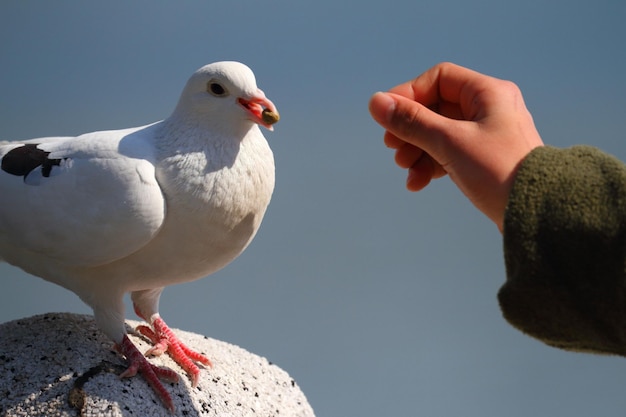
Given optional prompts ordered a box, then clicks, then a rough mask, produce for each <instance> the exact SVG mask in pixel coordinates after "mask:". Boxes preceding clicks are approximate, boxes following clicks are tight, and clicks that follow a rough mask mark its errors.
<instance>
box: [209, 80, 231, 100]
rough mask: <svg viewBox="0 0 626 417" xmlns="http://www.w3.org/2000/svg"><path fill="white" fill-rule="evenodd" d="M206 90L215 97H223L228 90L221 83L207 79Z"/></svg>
mask: <svg viewBox="0 0 626 417" xmlns="http://www.w3.org/2000/svg"><path fill="white" fill-rule="evenodd" d="M207 91H208V92H209V93H211V94H213V95H214V96H216V97H224V96H226V95H228V90H226V88H225V87H224V86H223V85H222V84H220V83H218V82H215V81H209V84H208V85H207Z"/></svg>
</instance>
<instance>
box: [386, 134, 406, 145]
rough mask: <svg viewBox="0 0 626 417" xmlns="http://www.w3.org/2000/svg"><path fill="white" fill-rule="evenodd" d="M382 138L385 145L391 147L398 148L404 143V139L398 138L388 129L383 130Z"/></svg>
mask: <svg viewBox="0 0 626 417" xmlns="http://www.w3.org/2000/svg"><path fill="white" fill-rule="evenodd" d="M383 140H384V142H385V146H387V147H388V148H391V149H400V148H401V147H403V146H404V145H405V144H406V142H405V141H403V140H402V139H398V138H397V137H396V136H395V135H394V134H393V133H391V132H388V131H385V135H384V137H383Z"/></svg>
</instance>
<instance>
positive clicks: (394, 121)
mask: <svg viewBox="0 0 626 417" xmlns="http://www.w3.org/2000/svg"><path fill="white" fill-rule="evenodd" d="M370 113H371V114H372V117H373V118H374V120H376V121H377V122H378V123H379V124H380V125H381V126H383V127H384V128H385V129H387V131H389V132H390V134H392V135H393V136H395V137H397V138H398V139H401V140H403V141H405V142H407V143H410V144H412V145H414V146H416V147H418V148H421V149H423V150H424V151H426V152H427V153H428V154H429V155H431V156H432V157H433V158H434V159H435V160H436V161H437V162H438V163H439V164H442V165H445V162H446V161H447V159H448V158H447V153H448V149H447V148H448V147H449V146H450V143H449V142H450V138H458V137H463V133H464V130H465V127H464V125H463V123H464V122H462V121H458V120H453V119H448V118H446V117H444V116H441V115H439V114H437V113H435V112H433V111H432V110H430V109H428V108H427V107H424V106H423V105H422V104H420V103H417V102H414V101H412V100H410V99H407V98H405V97H402V96H398V95H395V94H389V93H376V94H374V95H373V96H372V98H371V100H370Z"/></svg>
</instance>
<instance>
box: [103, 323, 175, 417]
mask: <svg viewBox="0 0 626 417" xmlns="http://www.w3.org/2000/svg"><path fill="white" fill-rule="evenodd" d="M115 347H116V348H117V350H118V351H119V352H120V353H121V354H122V355H124V356H125V357H126V360H127V361H128V363H129V365H128V368H127V369H126V370H125V371H124V372H122V374H121V375H120V377H121V378H129V377H132V376H135V375H136V374H137V372H139V373H140V374H141V375H142V376H143V378H144V379H145V380H146V381H147V382H148V385H150V387H151V388H152V390H153V391H154V392H155V393H156V395H157V397H159V398H160V399H161V401H163V403H164V404H165V407H167V409H168V410H170V411H171V412H172V413H174V402H173V401H172V397H170V394H169V393H168V392H167V390H166V389H165V387H164V386H163V384H162V383H161V381H160V380H159V379H164V380H166V381H168V382H178V375H177V374H176V372H174V371H172V370H171V369H165V368H160V367H158V366H156V365H152V364H151V363H150V362H148V360H147V359H146V357H145V356H144V355H143V354H142V353H141V352H140V351H139V349H137V347H136V346H135V345H134V344H133V342H131V341H130V339H129V338H128V335H126V334H125V335H124V338H123V339H122V343H118V344H116V345H115Z"/></svg>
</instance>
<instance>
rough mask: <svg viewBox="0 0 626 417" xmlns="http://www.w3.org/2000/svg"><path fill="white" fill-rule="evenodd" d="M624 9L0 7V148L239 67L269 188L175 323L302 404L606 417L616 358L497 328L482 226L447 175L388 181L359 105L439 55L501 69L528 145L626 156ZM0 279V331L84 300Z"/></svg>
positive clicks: (149, 104)
mask: <svg viewBox="0 0 626 417" xmlns="http://www.w3.org/2000/svg"><path fill="white" fill-rule="evenodd" d="M625 20H626V3H624V2H623V1H619V0H615V1H586V2H585V1H562V0H557V1H551V2H546V1H543V0H541V1H539V0H525V1H516V2H513V1H495V0H493V1H462V0H455V1H453V0H443V1H436V0H432V1H416V0H410V1H409V0H406V1H385V2H380V1H378V2H364V1H358V0H346V1H343V2H336V1H333V2H331V1H317V2H304V1H284V0H283V1H273V0H266V1H264V2H259V1H256V2H252V1H228V2H227V1H221V2H217V1H211V2H209V1H185V2H166V1H147V0H143V1H134V2H124V1H109V2H79V1H58V2H34V1H19V2H18V1H6V2H2V4H1V5H0V37H1V39H2V40H1V41H0V56H2V65H0V91H1V92H2V94H1V99H0V121H1V123H0V140H13V139H24V138H31V137H38V136H55V135H60V136H63V135H75V134H80V133H84V132H88V131H93V130H102V129H114V128H123V127H131V126H139V125H142V124H146V123H149V122H153V121H156V120H159V119H162V118H165V117H167V116H168V115H169V113H170V112H171V110H172V109H173V107H174V105H175V104H176V101H177V99H178V95H179V94H180V91H181V89H182V87H183V85H184V83H185V81H186V80H187V78H188V76H189V75H190V74H191V73H192V72H193V71H194V70H195V69H197V68H198V67H200V66H202V65H204V64H207V63H209V62H213V61H219V60H226V59H228V60H238V61H241V62H244V63H246V64H248V65H249V66H250V67H251V68H252V69H253V70H254V71H255V73H256V76H257V81H258V84H259V86H260V87H261V88H262V89H263V90H264V91H265V93H266V94H267V96H268V97H269V98H270V99H272V100H273V101H274V103H275V104H276V105H277V106H278V109H279V110H280V112H281V116H282V119H281V121H280V123H279V124H278V125H276V129H275V131H274V132H273V133H270V132H268V133H267V134H266V137H267V138H268V140H269V142H270V145H271V146H272V148H273V150H274V154H275V158H276V164H277V171H276V175H277V185H276V190H275V193H274V197H273V200H272V203H271V205H270V208H269V210H268V213H267V215H266V218H265V221H264V223H263V225H262V227H261V230H260V232H259V234H258V235H257V237H256V239H255V241H254V242H253V243H252V245H251V246H250V247H249V248H248V250H247V251H246V252H245V253H244V254H243V255H242V256H241V257H240V258H239V259H237V260H236V261H235V262H234V263H232V264H231V265H229V266H228V267H227V268H225V269H224V270H222V271H220V272H218V273H216V274H214V275H213V276H211V277H209V278H206V279H203V280H199V281H197V282H193V283H189V284H184V285H179V286H176V287H170V288H168V289H167V290H166V291H165V293H164V294H163V296H162V298H161V313H162V315H163V317H164V318H165V320H166V321H167V322H168V323H169V324H170V325H171V326H173V327H179V328H183V329H185V330H190V331H194V332H198V333H202V334H205V335H208V336H211V337H214V338H218V339H222V340H225V341H228V342H232V343H235V344H238V345H240V346H242V347H244V348H246V349H248V350H250V351H252V352H255V353H257V354H260V355H262V356H265V357H267V358H268V359H270V360H271V361H272V362H274V363H276V364H278V365H279V366H281V367H283V368H284V369H285V370H287V371H288V372H289V373H290V374H291V375H292V376H293V377H294V378H295V379H296V380H297V381H298V383H299V384H300V386H301V387H302V389H303V390H304V392H305V394H306V395H307V397H308V399H309V401H310V403H311V404H312V406H313V407H314V409H315V410H316V413H317V415H318V416H365V417H368V416H380V415H389V416H391V415H403V416H405V415H416V416H417V415H419V416H451V415H463V416H501V415H507V416H510V417H515V416H520V417H521V416H529V415H533V416H553V415H568V416H571V417H572V416H588V415H619V413H621V412H623V410H624V408H625V407H626V397H625V396H624V393H623V387H624V386H625V385H626V362H625V361H624V359H623V358H616V357H601V356H592V355H584V354H575V353H569V352H564V351H559V350H557V349H553V348H549V347H547V346H544V345H542V344H541V343H540V342H537V341H535V340H533V339H530V338H528V337H527V336H524V335H523V334H521V333H519V332H518V331H516V330H514V329H513V328H511V327H510V326H509V325H508V324H506V322H505V321H504V320H503V319H502V317H501V315H500V311H499V309H498V305H497V301H496V292H497V290H498V288H499V287H500V285H501V284H502V283H503V281H504V268H503V259H502V244H501V236H500V235H499V233H498V231H497V230H496V228H495V226H493V225H492V224H490V222H489V221H488V220H487V219H486V218H484V217H483V216H482V215H481V214H480V213H479V212H477V210H476V209H474V208H473V207H472V206H471V204H470V203H469V202H467V201H466V200H465V198H464V197H463V196H462V195H461V193H460V192H459V191H458V190H457V189H456V188H455V187H454V186H453V185H452V184H451V182H450V181H449V179H447V178H444V179H440V180H437V181H435V182H433V183H432V184H431V186H430V187H429V188H428V189H426V190H424V191H423V192H420V193H418V194H411V193H408V192H406V191H405V190H404V177H405V173H404V172H402V171H401V170H400V169H399V168H397V167H395V166H394V164H393V153H392V152H391V151H389V150H387V149H386V148H385V147H384V146H383V144H382V133H383V132H382V129H380V128H379V127H378V126H377V125H376V124H375V123H374V122H373V121H372V120H371V119H370V117H369V114H368V112H367V101H368V99H369V97H370V95H371V94H372V93H373V92H375V91H377V90H384V89H387V88H390V87H392V86H393V85H395V84H398V83H400V82H403V81H405V80H408V79H409V78H413V77H414V76H416V75H418V74H419V73H420V72H422V71H424V70H426V69H427V68H428V67H430V66H432V65H434V64H435V63H437V62H439V61H442V60H447V61H454V62H456V63H459V64H462V65H466V66H469V67H471V68H474V69H476V70H479V71H482V72H486V73H489V74H491V75H494V76H498V77H502V78H507V79H510V80H512V81H515V82H516V83H517V84H518V85H519V86H520V87H521V88H522V91H523V92H524V96H525V99H526V102H527V105H528V107H529V109H530V110H531V112H532V113H533V115H534V118H535V122H536V124H537V127H538V129H539V130H540V133H541V134H542V137H543V139H544V141H545V142H546V143H548V144H551V145H554V146H559V147H566V146H571V145H574V144H579V143H585V144H590V145H594V146H597V147H600V148H601V149H604V150H606V151H607V152H609V153H612V154H614V155H616V156H617V157H619V158H620V159H622V160H625V161H626V142H625V139H626V137H625V135H624V132H625V131H626V117H625V115H626V98H625V97H626V81H625V78H624V75H625V74H626V49H625V48H624V40H626V26H625V25H624V21H625ZM2 199H3V200H2V203H3V204H10V196H3V197H2ZM77 232H79V231H77ZM0 274H1V277H2V278H0V279H1V280H2V283H3V284H4V287H3V290H2V291H1V292H0V322H2V321H8V320H13V319H17V318H21V317H25V316H30V315H34V314H39V313H44V312H48V311H72V312H78V313H89V312H90V310H89V309H88V308H87V307H86V306H84V305H83V304H82V303H81V301H80V300H79V299H78V298H77V297H76V296H74V295H73V294H71V293H69V292H67V291H65V290H63V289H61V288H58V287H55V286H54V285H52V284H48V283H46V282H44V281H42V280H41V279H38V278H34V277H31V276H28V275H26V274H24V273H22V272H20V271H19V270H17V269H14V268H12V267H9V266H7V265H0ZM127 317H129V318H131V317H133V318H134V316H133V314H132V311H130V310H129V311H128V313H127Z"/></svg>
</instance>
